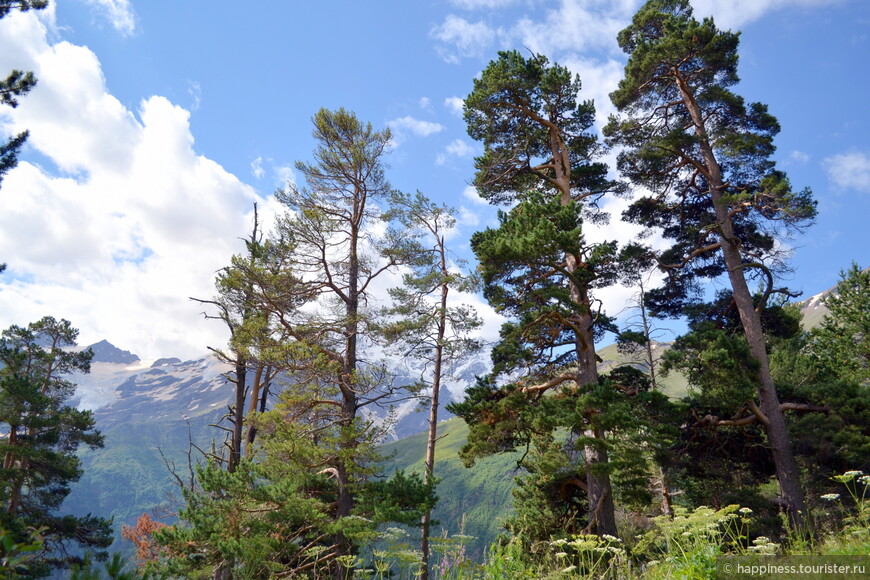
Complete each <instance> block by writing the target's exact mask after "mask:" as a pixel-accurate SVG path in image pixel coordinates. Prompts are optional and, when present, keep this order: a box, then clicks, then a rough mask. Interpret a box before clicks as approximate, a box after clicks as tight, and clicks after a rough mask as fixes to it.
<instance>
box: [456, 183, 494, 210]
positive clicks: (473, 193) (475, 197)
mask: <svg viewBox="0 0 870 580" xmlns="http://www.w3.org/2000/svg"><path fill="white" fill-rule="evenodd" d="M462 197H464V198H465V199H467V200H469V201H471V202H473V203H475V204H476V205H489V202H488V201H486V200H485V199H483V198H482V197H480V194H479V193H478V192H477V188H476V187H474V186H473V185H469V186H467V187H466V188H465V189H463V190H462Z"/></svg>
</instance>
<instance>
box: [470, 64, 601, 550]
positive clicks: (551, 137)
mask: <svg viewBox="0 0 870 580" xmlns="http://www.w3.org/2000/svg"><path fill="white" fill-rule="evenodd" d="M579 91H580V79H579V78H578V77H576V76H575V75H572V74H571V73H570V71H568V69H567V68H565V67H563V66H559V65H557V64H553V65H551V64H550V63H549V62H548V60H547V59H546V58H545V57H543V56H540V55H535V56H531V57H530V58H528V59H526V58H523V56H522V55H520V54H519V53H518V52H516V51H512V52H501V53H499V57H498V59H497V60H495V61H493V62H491V63H490V64H489V66H487V67H486V69H485V70H484V71H483V73H482V74H481V76H480V78H479V79H476V80H475V81H474V90H473V91H472V92H471V94H470V95H469V96H468V98H467V99H466V101H465V120H466V122H467V124H468V133H469V135H470V136H471V137H472V138H474V139H476V140H478V141H481V142H483V145H484V148H485V149H484V154H483V155H482V156H481V157H478V158H477V159H476V160H475V167H476V169H477V172H476V174H475V178H474V184H475V185H476V186H477V189H478V191H479V192H480V195H481V196H483V197H484V198H485V199H487V200H488V201H490V202H492V203H507V202H520V205H519V206H517V207H516V208H514V209H513V210H511V211H510V212H509V213H502V214H501V225H500V227H499V228H498V229H496V230H486V231H484V232H480V233H478V234H476V235H475V236H474V237H473V238H472V247H473V249H474V251H475V254H476V255H477V258H478V260H479V261H480V263H481V270H482V272H483V281H484V284H485V289H484V294H485V296H486V297H487V299H488V300H489V301H490V303H491V304H493V306H494V307H495V308H496V309H497V310H499V311H500V312H502V313H503V314H505V315H507V316H509V317H511V321H510V322H508V323H507V324H506V325H505V326H504V328H503V329H502V337H501V340H500V342H499V344H498V345H497V346H496V348H495V349H494V355H493V361H494V362H495V365H496V366H495V372H494V375H495V376H497V375H503V376H510V377H516V376H519V377H521V378H520V379H519V381H518V382H515V381H511V385H512V386H509V387H507V388H509V389H517V391H516V392H518V393H522V394H525V396H528V397H531V398H536V399H539V398H541V397H543V396H544V395H545V394H546V396H549V393H548V392H550V391H553V392H561V393H562V394H563V395H565V396H578V397H579V399H581V400H582V399H583V396H582V393H583V391H584V389H593V390H594V389H596V388H597V386H598V384H599V383H598V370H597V359H596V354H595V340H596V333H597V332H599V331H600V330H601V329H602V328H604V327H605V326H606V325H603V324H602V323H603V322H604V321H606V317H604V316H602V315H601V313H600V312H599V310H600V309H599V307H598V306H596V304H597V303H596V301H595V299H594V296H593V291H594V289H595V288H596V287H598V286H601V285H606V284H609V283H612V282H613V279H614V271H613V265H612V261H613V258H614V254H615V245H614V244H600V245H591V244H587V243H586V242H585V241H584V238H583V235H582V221H583V217H586V218H591V219H599V218H603V216H602V215H601V214H600V212H598V210H597V206H596V202H597V201H598V200H599V199H600V198H601V197H602V196H603V195H605V194H606V193H608V192H612V191H615V190H617V189H618V187H617V185H616V184H614V183H613V182H611V181H609V180H608V179H607V177H606V173H607V168H606V166H605V165H604V164H602V163H600V162H596V161H595V157H596V155H597V154H598V153H599V152H600V146H599V144H598V142H597V138H596V136H595V135H594V134H592V133H590V132H589V129H590V127H591V126H592V123H593V119H594V106H593V104H592V103H591V102H589V101H585V102H580V101H578V95H579ZM495 376H494V377H493V379H495ZM493 386H494V383H493ZM578 389H579V390H578ZM478 394H483V392H479V393H478ZM502 394H505V393H504V391H502ZM499 396H501V395H499ZM487 397H489V395H486V394H483V399H482V400H480V401H477V404H479V405H483V406H485V405H486V402H485V400H486V399H487ZM472 402H473V401H472V400H471V399H470V400H469V404H472ZM459 409H460V408H459V407H457V410H459ZM482 412H484V411H482V409H480V408H479V409H477V410H472V409H471V408H468V407H466V408H465V411H464V413H465V416H466V419H471V420H472V421H480V420H481V418H482V416H481V415H480V413H482ZM599 416H600V413H599V412H598V411H597V410H596V409H595V408H594V406H593V407H589V408H587V409H583V410H581V411H580V412H579V414H578V415H574V417H575V419H574V420H572V421H574V424H572V425H570V426H569V427H570V429H571V431H572V432H573V435H572V440H571V441H570V442H569V443H568V446H569V447H570V448H571V451H570V455H571V456H572V461H573V462H575V463H576V462H577V460H578V457H577V455H578V450H579V449H581V448H582V450H583V455H584V460H585V468H584V469H581V471H584V472H585V473H583V474H582V478H583V479H584V480H585V483H584V486H583V487H584V488H585V492H586V493H587V494H588V529H590V530H595V531H597V532H598V533H600V534H615V533H616V520H615V514H614V504H613V491H612V486H611V482H610V473H609V467H608V465H607V463H608V456H607V443H606V441H605V431H606V429H605V428H604V426H603V424H601V423H599V422H598V421H597V420H596V418H597V417H599ZM509 422H511V421H510V420H508V423H509ZM502 426H503V427H507V424H503V425H502ZM551 427H552V428H555V425H554V426H551ZM472 429H473V431H472V433H473V434H476V435H479V436H481V437H484V438H485V437H488V436H489V435H484V431H487V430H488V429H487V427H486V426H485V423H483V424H481V423H478V425H477V426H476V428H475V426H472ZM515 434H516V435H517V436H518V438H512V437H510V436H507V434H503V436H507V437H508V439H511V442H510V444H517V443H522V437H523V436H522V435H520V432H519V431H517V432H515ZM473 437H474V435H473ZM479 443H480V444H482V441H480V442H474V441H472V442H471V444H470V446H469V448H468V449H467V453H474V452H475V451H474V448H475V445H478V444H479ZM504 443H507V442H504ZM510 444H508V446H510ZM575 445H576V448H575V447H574V446H575ZM486 447H488V445H485V444H484V445H483V447H480V448H479V450H482V449H484V448H486Z"/></svg>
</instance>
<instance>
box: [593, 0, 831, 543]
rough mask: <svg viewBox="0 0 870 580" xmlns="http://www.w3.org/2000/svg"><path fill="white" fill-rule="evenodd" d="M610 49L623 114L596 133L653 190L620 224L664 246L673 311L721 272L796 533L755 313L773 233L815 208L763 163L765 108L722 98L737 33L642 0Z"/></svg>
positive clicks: (792, 489)
mask: <svg viewBox="0 0 870 580" xmlns="http://www.w3.org/2000/svg"><path fill="white" fill-rule="evenodd" d="M618 41H619V45H620V47H622V49H623V50H624V51H625V52H626V53H627V54H628V56H629V58H628V63H627V65H626V67H625V78H624V79H623V80H622V81H620V84H619V88H618V89H617V90H616V91H615V92H613V93H612V94H611V99H612V100H613V103H614V104H615V105H616V107H617V109H618V110H619V111H620V114H621V116H619V117H617V118H613V119H611V120H610V122H609V123H608V126H607V127H606V128H605V134H606V135H607V136H608V139H609V142H610V143H611V144H613V145H620V146H622V147H624V149H623V151H622V152H621V153H620V155H619V161H618V165H619V169H620V171H621V172H622V174H623V175H625V176H626V177H628V178H629V179H630V180H631V181H632V182H634V183H635V184H637V185H639V186H643V187H646V188H648V189H649V190H650V191H651V192H652V194H651V195H649V196H645V197H641V198H640V199H638V200H636V201H635V202H634V203H633V204H632V206H631V208H630V209H629V210H628V211H627V212H626V217H627V218H629V219H630V220H632V221H634V222H636V223H639V224H642V225H645V226H647V227H655V228H658V229H660V230H661V232H662V234H663V235H664V237H665V238H668V239H671V240H673V246H672V247H671V248H670V249H669V250H668V251H666V252H664V253H663V254H662V255H661V256H660V257H659V260H660V263H661V264H662V265H663V266H665V267H666V268H667V269H668V270H669V273H670V277H669V280H668V283H667V284H666V286H665V287H664V289H662V290H661V291H660V292H658V293H657V296H653V298H659V299H662V300H659V301H658V304H659V305H660V306H661V307H662V308H664V309H665V310H667V311H670V312H679V309H680V308H681V307H682V306H684V305H685V304H686V301H687V299H688V293H689V291H690V289H691V288H692V284H693V283H695V281H696V279H697V278H698V277H713V276H719V275H722V274H726V275H727V277H728V280H729V282H730V285H731V288H732V291H733V298H734V302H735V305H736V308H737V311H738V312H739V314H740V318H741V322H742V326H743V330H744V333H745V337H746V342H747V345H748V348H749V350H750V352H751V355H752V357H753V358H754V359H755V361H757V370H756V371H754V374H755V375H756V381H755V383H756V392H757V397H758V400H759V404H758V407H759V409H760V411H759V413H760V415H761V416H762V417H763V421H762V422H763V424H764V425H765V430H766V433H767V437H768V441H769V444H770V446H771V449H772V453H773V457H774V462H775V464H776V475H777V479H778V481H779V485H780V491H781V494H782V501H783V503H784V504H785V505H786V506H787V511H788V514H789V517H790V519H791V523H792V524H793V525H794V526H796V527H798V528H803V527H804V525H805V524H806V523H807V520H806V514H807V511H806V505H805V502H804V495H803V491H802V490H801V484H800V479H799V473H798V469H797V464H796V462H795V460H794V455H793V451H792V448H791V443H790V441H789V435H788V430H787V428H786V423H785V418H784V416H783V414H782V411H781V410H780V404H779V398H778V395H777V392H776V388H775V386H774V384H773V380H772V379H771V376H770V369H769V364H768V357H767V351H766V348H765V338H764V334H763V331H762V327H761V321H760V317H759V312H760V311H761V310H762V309H763V308H764V301H765V300H766V299H767V297H768V296H769V295H770V293H771V292H773V291H775V290H776V289H775V288H774V284H773V269H772V265H775V263H776V259H777V256H776V255H775V243H774V242H775V237H774V234H775V233H776V230H777V228H778V227H783V228H788V227H792V228H798V227H801V226H803V225H806V224H807V223H809V222H810V221H811V220H812V219H813V218H814V216H815V203H814V202H813V200H812V196H811V193H810V192H809V191H808V190H803V191H794V190H792V188H791V185H790V184H789V181H788V179H787V177H786V176H785V174H784V173H782V172H781V171H778V170H777V169H776V168H775V165H774V162H773V161H772V160H771V159H770V157H771V155H772V154H773V152H774V145H773V137H774V136H775V135H776V133H777V132H778V131H779V124H778V123H777V121H776V119H775V118H774V117H773V116H772V115H771V114H770V113H768V111H767V107H766V106H765V105H763V104H761V103H750V104H747V103H746V102H745V101H744V99H743V98H741V97H740V96H738V95H737V94H735V93H734V92H732V91H731V90H730V87H732V86H734V85H735V84H736V83H737V82H738V76H737V60H738V55H737V46H738V41H739V35H738V34H735V33H731V32H724V31H721V30H719V29H718V28H717V27H716V25H715V24H714V23H713V20H712V19H709V18H707V19H704V20H703V21H702V22H698V21H697V20H695V19H694V18H693V17H692V9H691V6H690V5H689V2H688V0H650V1H648V2H647V3H646V4H644V6H643V7H641V9H640V10H639V11H638V12H637V14H636V15H635V16H634V19H633V21H632V24H631V25H630V26H629V27H628V28H626V29H625V30H623V31H622V32H620V33H619V37H618ZM754 273H758V274H759V275H761V276H763V277H764V279H765V281H766V282H767V283H768V284H767V288H766V290H765V292H763V294H762V298H761V300H760V301H759V302H758V303H756V302H755V301H754V300H753V296H752V293H751V292H750V290H749V286H748V284H747V277H748V276H750V275H752V274H754ZM666 303H667V304H666ZM753 404H754V403H753Z"/></svg>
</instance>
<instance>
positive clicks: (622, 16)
mask: <svg viewBox="0 0 870 580" xmlns="http://www.w3.org/2000/svg"><path fill="white" fill-rule="evenodd" d="M636 8H637V7H636V6H635V2H634V1H633V0H610V1H601V0H561V1H560V2H559V4H558V6H557V7H556V8H554V9H550V10H546V11H544V16H543V18H542V19H539V20H533V19H531V18H529V17H523V18H521V19H520V20H519V21H518V22H517V23H516V24H515V25H514V26H513V27H512V28H511V31H510V33H511V36H512V37H514V38H516V39H517V41H518V43H519V44H521V45H522V46H525V47H527V48H528V49H529V50H531V51H533V52H538V53H542V54H557V53H559V52H564V51H570V52H574V51H588V50H595V49H603V50H607V51H610V52H618V51H619V48H618V46H617V44H616V35H617V33H618V32H619V31H620V30H622V29H623V28H625V26H626V25H627V24H628V23H629V22H630V21H631V17H632V15H633V14H634V11H635V10H636Z"/></svg>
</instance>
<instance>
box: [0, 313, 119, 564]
mask: <svg viewBox="0 0 870 580" xmlns="http://www.w3.org/2000/svg"><path fill="white" fill-rule="evenodd" d="M77 336H78V331H77V330H76V329H75V328H73V327H72V325H71V324H70V323H69V322H68V321H66V320H60V321H58V320H55V319H54V318H52V317H45V318H43V319H41V320H39V321H37V322H34V323H31V324H30V325H28V326H27V327H26V328H24V327H20V326H11V327H10V328H8V329H6V330H4V331H3V333H2V337H0V365H2V368H0V425H2V426H3V431H4V432H5V433H7V436H5V437H3V438H2V439H0V456H2V457H3V464H2V468H0V501H2V503H3V507H4V509H3V511H2V512H0V526H2V528H3V529H4V530H6V533H7V534H9V535H10V537H11V538H12V541H14V542H22V541H25V540H26V539H27V537H28V531H27V530H28V529H41V530H42V532H41V536H42V537H43V539H44V552H43V553H42V554H40V558H39V559H38V561H36V562H34V564H33V565H32V566H31V568H32V569H33V575H34V576H40V575H44V574H47V573H48V570H49V569H50V568H52V567H59V566H63V565H65V564H66V563H67V562H69V561H74V559H73V558H71V557H69V556H67V553H66V549H67V548H68V546H69V545H70V544H73V543H75V544H78V545H79V546H81V547H83V548H105V547H107V546H108V545H109V544H110V543H111V529H110V522H109V521H107V520H104V519H102V518H98V517H93V516H91V515H87V516H83V517H74V516H71V515H65V516H60V515H57V513H56V512H57V510H58V508H59V507H60V505H61V503H62V502H63V500H64V499H65V498H66V496H67V495H68V494H69V490H70V488H69V485H70V483H72V482H74V481H77V480H78V479H79V477H80V476H81V473H82V471H81V468H80V462H79V459H78V457H77V456H76V453H77V452H78V450H79V448H80V447H82V446H87V447H89V448H91V449H95V448H98V447H101V446H102V444H103V438H102V436H101V435H100V433H99V432H97V431H95V430H94V419H93V416H92V414H91V412H90V411H79V410H77V409H75V408H73V407H70V406H68V405H66V404H65V403H66V401H67V400H68V399H69V398H70V397H72V395H73V394H74V392H75V384H74V383H73V382H72V381H71V380H70V377H71V376H73V375H74V374H75V373H78V372H88V370H89V369H90V360H91V357H92V356H93V353H91V352H90V351H83V352H76V351H74V350H71V347H74V346H75V344H76V338H77Z"/></svg>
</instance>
